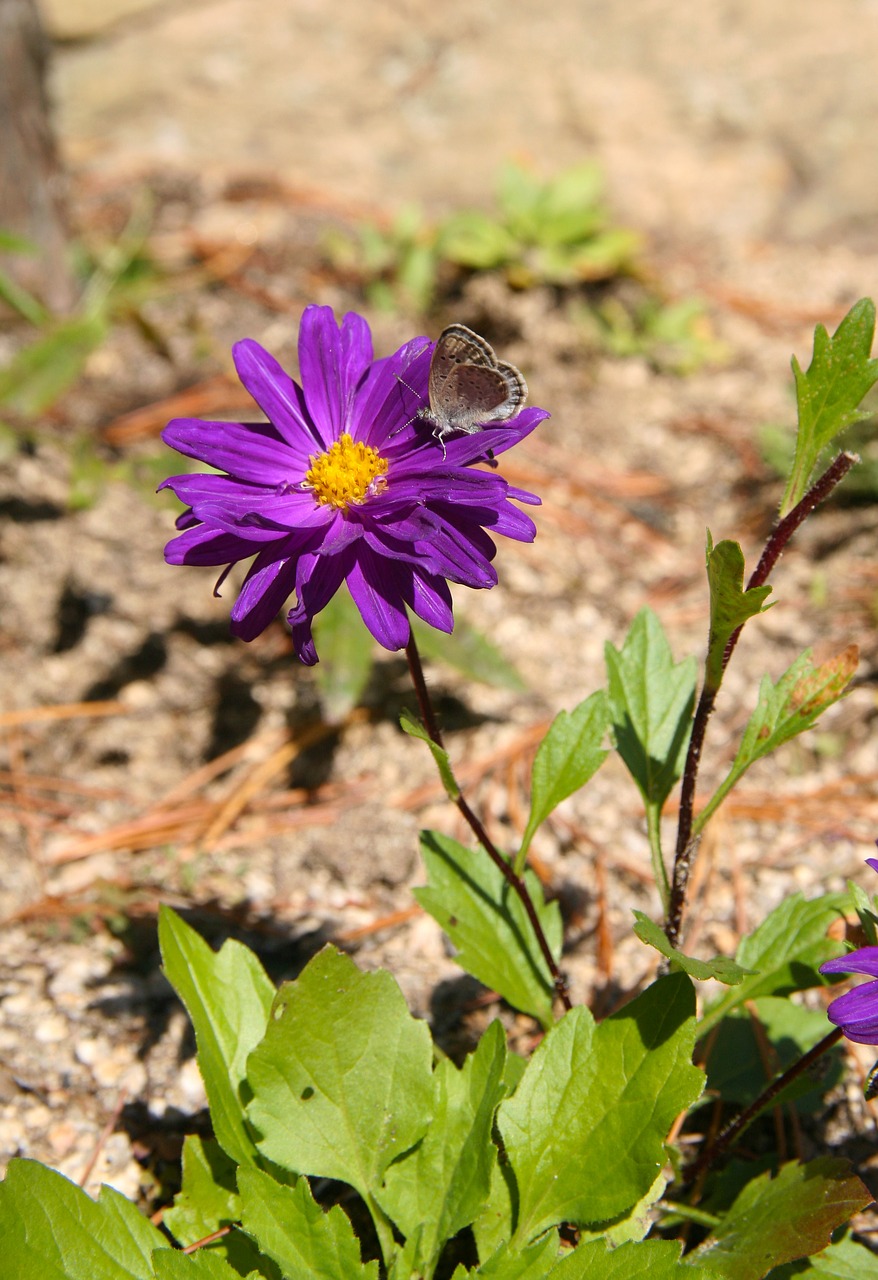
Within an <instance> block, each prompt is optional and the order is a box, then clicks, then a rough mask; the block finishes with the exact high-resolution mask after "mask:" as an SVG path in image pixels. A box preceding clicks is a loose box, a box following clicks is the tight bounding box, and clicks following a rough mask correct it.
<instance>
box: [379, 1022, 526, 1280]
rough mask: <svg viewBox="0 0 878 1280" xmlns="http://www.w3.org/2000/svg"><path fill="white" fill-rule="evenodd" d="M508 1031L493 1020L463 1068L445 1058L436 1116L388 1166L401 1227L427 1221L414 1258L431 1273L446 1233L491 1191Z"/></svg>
mask: <svg viewBox="0 0 878 1280" xmlns="http://www.w3.org/2000/svg"><path fill="white" fill-rule="evenodd" d="M505 1065H506V1035H505V1033H504V1031H503V1027H502V1025H501V1024H500V1023H499V1022H492V1023H491V1025H490V1026H489V1027H488V1030H487V1031H486V1032H485V1034H484V1035H483V1036H482V1038H481V1040H480V1041H479V1045H478V1048H477V1049H476V1051H475V1053H473V1054H470V1056H469V1057H468V1058H467V1059H466V1061H465V1062H464V1065H463V1069H462V1070H458V1069H457V1067H456V1066H455V1065H454V1063H453V1062H451V1061H450V1060H449V1059H447V1058H446V1059H443V1060H442V1061H441V1062H439V1064H438V1065H437V1067H436V1070H435V1071H434V1073H433V1086H434V1093H433V1121H432V1124H431V1125H430V1128H429V1129H428V1130H427V1133H426V1135H425V1137H424V1139H423V1140H422V1141H421V1142H420V1143H419V1144H418V1146H417V1147H415V1149H414V1150H413V1151H411V1152H409V1153H407V1154H406V1155H404V1156H402V1157H401V1158H400V1159H399V1160H397V1161H395V1162H394V1163H393V1164H392V1165H391V1166H390V1167H389V1169H388V1170H387V1173H386V1175H385V1179H384V1187H383V1189H382V1191H381V1192H380V1194H379V1197H378V1199H379V1203H380V1205H381V1208H382V1209H383V1210H384V1212H385V1213H386V1214H387V1216H388V1217H389V1218H391V1219H392V1220H393V1221H394V1223H395V1224H396V1226H397V1227H399V1229H400V1231H401V1232H402V1234H403V1235H404V1236H406V1237H409V1236H411V1235H413V1234H414V1232H415V1231H416V1230H417V1228H418V1227H419V1226H421V1227H422V1228H423V1230H422V1235H421V1239H420V1244H419V1250H418V1255H417V1259H416V1262H415V1265H416V1266H417V1267H418V1268H419V1269H423V1271H424V1272H425V1273H426V1274H427V1275H432V1273H433V1270H434V1268H435V1265H436V1263H437V1261H438V1259H439V1254H440V1253H441V1251H442V1247H443V1245H444V1243H445V1241H446V1240H450V1239H451V1237H452V1236H454V1235H456V1234H457V1232H458V1231H461V1230H463V1228H464V1227H468V1226H469V1225H470V1223H471V1222H473V1221H474V1219H475V1217H476V1215H477V1214H478V1212H479V1210H480V1209H481V1208H482V1206H483V1204H484V1203H485V1201H486V1200H487V1198H488V1193H489V1191H490V1186H491V1173H492V1170H493V1167H494V1164H495V1162H496V1158H497V1150H496V1147H495V1146H494V1144H493V1142H492V1140H491V1129H492V1125H493V1123H494V1113H495V1112H496V1110H497V1107H498V1105H499V1103H500V1102H501V1101H502V1099H503V1097H504V1096H505V1094H506V1087H505V1085H504V1082H503V1074H504V1068H505Z"/></svg>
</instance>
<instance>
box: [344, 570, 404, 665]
mask: <svg viewBox="0 0 878 1280" xmlns="http://www.w3.org/2000/svg"><path fill="white" fill-rule="evenodd" d="M399 572H400V571H399V569H398V568H397V567H396V566H395V565H394V563H393V562H392V561H387V560H382V559H381V558H380V557H379V556H375V555H374V554H372V553H371V552H369V551H368V550H367V549H366V548H363V550H362V551H361V552H360V554H359V556H358V557H357V562H356V563H355V564H354V566H353V568H352V569H351V571H350V573H349V574H348V579H347V582H348V590H349V591H350V593H351V595H352V596H353V600H354V604H355V605H356V606H357V608H358V609H359V611H360V613H361V614H362V616H363V621H364V622H365V624H366V626H367V627H368V628H369V630H370V631H371V632H372V635H373V636H374V637H375V639H376V640H377V641H378V643H379V644H381V645H383V646H384V648H385V649H404V648H405V646H406V645H407V644H408V642H409V637H410V635H411V626H410V624H409V620H408V615H407V614H406V611H405V605H404V604H403V601H402V595H401V592H400V588H399V582H398V575H399Z"/></svg>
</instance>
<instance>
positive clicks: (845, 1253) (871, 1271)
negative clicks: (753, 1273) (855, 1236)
mask: <svg viewBox="0 0 878 1280" xmlns="http://www.w3.org/2000/svg"><path fill="white" fill-rule="evenodd" d="M808 1263H809V1266H808V1274H813V1275H814V1276H816V1277H818V1280H819V1278H820V1277H824V1278H825V1277H830V1280H878V1257H876V1256H875V1254H874V1253H873V1252H872V1250H871V1249H867V1248H866V1246H865V1245H862V1244H860V1243H859V1241H857V1240H852V1239H851V1237H850V1236H845V1237H844V1238H843V1239H842V1240H836V1241H835V1242H834V1243H833V1244H831V1245H830V1246H829V1248H828V1249H823V1250H822V1251H821V1252H820V1253H815V1254H812V1255H811V1257H810V1258H809V1259H808ZM801 1274H802V1268H801V1267H800V1266H797V1265H795V1264H793V1265H792V1266H789V1267H787V1266H783V1267H777V1268H775V1269H774V1270H772V1271H771V1272H770V1273H769V1276H768V1277H767V1280H788V1278H789V1280H792V1277H794V1276H797V1275H801Z"/></svg>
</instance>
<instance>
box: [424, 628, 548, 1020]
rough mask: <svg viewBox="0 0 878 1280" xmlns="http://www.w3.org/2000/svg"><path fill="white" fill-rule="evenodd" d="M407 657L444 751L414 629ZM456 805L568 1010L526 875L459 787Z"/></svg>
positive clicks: (430, 728)
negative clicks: (508, 892)
mask: <svg viewBox="0 0 878 1280" xmlns="http://www.w3.org/2000/svg"><path fill="white" fill-rule="evenodd" d="M405 656H406V658H407V659H408V664H409V671H410V672H411V677H412V684H413V685H414V686H415V693H416V694H417V698H418V706H419V708H420V712H421V720H422V721H423V725H424V728H425V729H426V730H427V733H428V734H429V735H430V739H431V741H432V742H435V743H436V746H437V747H441V748H442V750H443V751H444V750H445V743H444V742H443V740H442V733H441V731H440V729H439V724H438V722H437V720H436V713H435V711H434V709H433V703H432V701H431V699H430V694H429V690H428V689H427V682H426V680H425V679H424V668H423V666H422V665H421V655H420V653H419V652H418V646H417V643H416V641H415V636H414V632H411V633H410V635H409V641H408V644H407V645H406V649H405ZM455 804H456V805H457V807H458V809H459V810H460V812H461V814H462V815H463V817H464V819H465V820H466V822H467V824H468V826H469V828H470V830H471V831H472V833H473V835H474V836H475V837H476V840H478V842H479V844H480V845H481V846H482V848H483V849H484V850H485V853H487V855H488V857H489V858H490V859H491V861H492V862H493V863H494V866H495V867H496V868H497V870H498V871H499V872H500V873H501V875H502V876H503V878H504V879H505V881H506V883H507V884H508V885H509V887H510V889H512V891H513V893H515V894H517V895H518V898H519V900H520V902H521V905H522V906H523V907H524V910H525V912H526V913H527V918H528V920H529V921H530V924H531V928H532V929H533V932H534V937H535V938H536V941H537V946H538V947H539V949H540V952H541V954H542V957H543V960H544V961H545V963H546V967H547V968H548V970H549V973H550V974H551V976H552V984H553V986H554V988H555V994H556V995H557V997H558V999H559V1000H560V1001H561V1004H562V1005H563V1006H564V1010H565V1012H567V1011H569V1010H570V1009H572V1008H573V1004H572V1001H571V999H570V992H569V990H568V986H567V979H566V977H565V976H564V974H563V973H562V972H561V970H560V969H559V968H558V965H557V964H556V963H555V957H554V956H553V955H552V951H551V948H550V947H549V943H548V941H547V939H546V935H545V933H544V932H543V926H542V925H541V924H540V919H539V916H538V915H537V910H536V907H535V906H534V903H533V899H532V898H531V896H530V893H529V891H528V887H527V884H526V882H525V879H524V876H520V875H517V874H516V872H515V871H514V870H513V867H512V864H511V863H510V861H509V859H508V858H506V857H504V856H503V854H502V853H501V852H500V850H499V849H498V848H497V846H496V845H495V844H494V842H493V840H492V839H491V837H490V836H489V835H488V833H487V831H486V830H485V828H484V826H483V825H482V822H481V820H480V819H479V817H478V816H477V815H476V814H475V813H474V812H473V810H472V809H471V808H470V806H469V804H468V803H467V800H466V798H465V796H464V795H463V793H462V792H461V791H460V790H459V789H458V794H457V797H456V799H455Z"/></svg>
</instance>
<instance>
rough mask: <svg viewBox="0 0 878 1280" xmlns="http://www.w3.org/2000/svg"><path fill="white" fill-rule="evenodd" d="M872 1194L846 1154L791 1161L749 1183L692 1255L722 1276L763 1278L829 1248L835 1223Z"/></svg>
mask: <svg viewBox="0 0 878 1280" xmlns="http://www.w3.org/2000/svg"><path fill="white" fill-rule="evenodd" d="M871 1200H872V1197H871V1196H870V1195H869V1193H868V1191H867V1190H866V1188H865V1187H864V1186H863V1184H862V1182H860V1180H859V1178H855V1177H853V1176H852V1175H851V1174H850V1172H849V1167H848V1163H847V1161H846V1160H834V1159H831V1158H829V1157H824V1158H823V1159H820V1160H812V1161H811V1162H810V1163H809V1164H805V1165H801V1164H793V1163H790V1164H786V1165H784V1166H783V1167H782V1168H781V1170H780V1172H779V1173H778V1175H777V1177H775V1178H772V1177H771V1176H770V1175H769V1174H767V1173H766V1174H762V1175H761V1176H760V1177H758V1178H754V1179H753V1180H752V1181H751V1182H749V1183H748V1184H747V1186H746V1187H745V1188H744V1190H743V1191H742V1192H741V1193H740V1195H739V1196H738V1197H737V1199H736V1200H735V1202H734V1204H733V1205H732V1207H731V1208H730V1209H729V1211H728V1213H727V1214H726V1215H725V1216H724V1218H723V1220H722V1223H721V1224H720V1225H719V1226H718V1227H716V1228H714V1230H713V1231H712V1232H711V1234H710V1235H709V1236H708V1237H707V1239H706V1240H705V1241H703V1243H702V1244H700V1245H699V1246H698V1248H697V1249H694V1250H693V1251H692V1253H690V1254H689V1255H688V1257H687V1261H690V1260H691V1262H692V1263H695V1264H697V1265H698V1266H700V1267H701V1268H702V1269H703V1271H704V1273H705V1275H710V1276H721V1277H722V1280H761V1277H763V1276H764V1275H765V1274H766V1272H767V1271H768V1270H769V1269H770V1268H771V1267H777V1266H781V1265H782V1264H783V1263H785V1262H792V1261H794V1260H795V1259H796V1258H806V1257H808V1256H809V1255H810V1254H812V1253H817V1252H819V1251H820V1250H821V1249H825V1248H826V1247H827V1246H828V1245H829V1243H830V1235H831V1233H832V1232H833V1231H834V1230H835V1228H836V1227H839V1226H841V1225H842V1223H845V1222H847V1221H848V1219H849V1218H850V1217H851V1215H852V1214H854V1213H857V1212H859V1210H860V1209H863V1208H864V1207H865V1206H866V1205H867V1204H869V1203H871Z"/></svg>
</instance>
